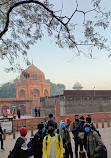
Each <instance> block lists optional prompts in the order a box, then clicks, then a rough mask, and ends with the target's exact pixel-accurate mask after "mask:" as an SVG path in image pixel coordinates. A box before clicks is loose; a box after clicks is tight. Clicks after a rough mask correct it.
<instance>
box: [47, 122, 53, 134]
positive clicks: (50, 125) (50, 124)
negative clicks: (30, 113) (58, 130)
mask: <svg viewBox="0 0 111 158" xmlns="http://www.w3.org/2000/svg"><path fill="white" fill-rule="evenodd" d="M47 129H48V133H49V134H50V135H53V134H54V133H55V126H54V123H53V122H50V123H48V124H47Z"/></svg>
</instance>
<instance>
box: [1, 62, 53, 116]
mask: <svg viewBox="0 0 111 158" xmlns="http://www.w3.org/2000/svg"><path fill="white" fill-rule="evenodd" d="M24 72H25V73H26V74H28V78H26V77H25V76H24ZM46 96H50V80H47V81H45V75H44V73H43V72H42V71H41V70H39V69H38V68H37V67H35V66H34V65H33V64H32V65H31V66H29V67H28V68H27V69H26V70H24V71H23V72H22V73H21V75H20V79H16V98H0V109H1V110H0V114H2V111H3V110H4V109H10V111H11V112H12V110H13V109H18V108H19V107H20V108H21V112H22V114H26V113H27V114H30V113H31V109H33V108H35V107H41V103H40V97H46Z"/></svg>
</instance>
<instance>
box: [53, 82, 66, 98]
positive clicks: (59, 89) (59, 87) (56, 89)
mask: <svg viewBox="0 0 111 158" xmlns="http://www.w3.org/2000/svg"><path fill="white" fill-rule="evenodd" d="M64 89H65V85H63V84H55V83H52V82H50V95H51V96H54V95H60V94H63V90H64Z"/></svg>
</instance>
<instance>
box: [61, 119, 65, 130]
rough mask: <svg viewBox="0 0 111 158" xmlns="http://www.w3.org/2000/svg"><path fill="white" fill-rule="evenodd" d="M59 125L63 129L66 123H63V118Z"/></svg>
mask: <svg viewBox="0 0 111 158" xmlns="http://www.w3.org/2000/svg"><path fill="white" fill-rule="evenodd" d="M60 126H61V128H62V129H65V127H66V125H65V122H64V121H63V120H61V121H60Z"/></svg>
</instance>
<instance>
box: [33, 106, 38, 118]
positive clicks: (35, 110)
mask: <svg viewBox="0 0 111 158" xmlns="http://www.w3.org/2000/svg"><path fill="white" fill-rule="evenodd" d="M34 111H35V117H37V113H38V111H37V107H35V109H34Z"/></svg>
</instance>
